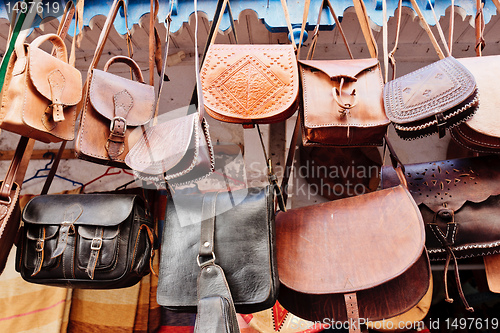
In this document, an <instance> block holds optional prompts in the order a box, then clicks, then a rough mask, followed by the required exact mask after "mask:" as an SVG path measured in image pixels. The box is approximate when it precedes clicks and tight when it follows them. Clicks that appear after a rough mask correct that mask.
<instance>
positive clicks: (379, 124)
mask: <svg viewBox="0 0 500 333" xmlns="http://www.w3.org/2000/svg"><path fill="white" fill-rule="evenodd" d="M326 4H327V6H328V8H329V9H330V12H331V14H332V16H333V17H334V18H335V20H336V26H337V27H338V28H339V32H340V33H341V35H342V37H343V40H344V43H345V45H346V47H347V50H348V52H349V55H350V56H351V59H348V60H310V58H312V52H311V54H310V55H308V59H309V60H299V69H300V75H301V80H302V98H303V108H302V109H303V115H302V117H301V121H302V143H303V145H304V146H340V147H342V146H374V145H382V142H383V138H384V135H385V133H386V131H387V126H389V124H390V121H389V119H387V116H386V115H385V111H384V105H383V101H382V90H383V87H384V81H383V79H382V72H381V70H380V64H379V62H378V59H377V58H368V59H354V58H353V57H352V53H351V51H350V48H349V45H348V43H347V39H346V37H345V35H344V32H343V30H342V27H341V26H340V22H339V21H338V19H337V16H336V15H335V12H334V11H333V7H332V5H331V4H330V2H329V1H327V2H326ZM321 12H322V11H320V15H319V16H318V24H317V28H316V30H315V35H314V37H313V42H312V43H314V44H315V42H316V40H317V36H318V35H317V31H319V23H320V18H321ZM360 20H363V17H362V16H361V17H360ZM367 44H368V45H369V46H370V45H373V44H372V43H367ZM375 45H376V44H375ZM314 46H315V45H312V46H311V49H312V50H314Z"/></svg>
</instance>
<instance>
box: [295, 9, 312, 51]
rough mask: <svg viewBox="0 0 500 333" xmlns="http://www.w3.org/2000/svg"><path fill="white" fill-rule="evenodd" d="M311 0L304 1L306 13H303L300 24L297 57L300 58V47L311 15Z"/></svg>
mask: <svg viewBox="0 0 500 333" xmlns="http://www.w3.org/2000/svg"><path fill="white" fill-rule="evenodd" d="M310 6H311V0H306V1H305V3H304V13H303V14H302V25H301V26H300V37H299V47H298V48H297V59H298V58H300V48H301V46H302V42H303V39H304V32H305V30H306V24H307V17H308V16H309V7H310Z"/></svg>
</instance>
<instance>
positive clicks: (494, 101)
mask: <svg viewBox="0 0 500 333" xmlns="http://www.w3.org/2000/svg"><path fill="white" fill-rule="evenodd" d="M457 60H458V61H459V62H460V63H462V64H463V65H464V66H465V67H467V69H468V70H469V71H470V72H471V73H472V74H473V75H474V78H475V79H476V84H477V89H478V91H479V95H480V101H479V108H478V109H477V111H476V113H474V117H472V118H470V119H469V120H467V122H466V124H467V126H469V127H470V128H472V129H474V130H475V131H477V132H479V133H482V134H485V135H490V136H494V137H497V138H498V137H500V117H499V116H498V96H500V85H499V84H496V82H497V80H498V77H499V76H500V55H492V56H483V57H470V58H462V59H457Z"/></svg>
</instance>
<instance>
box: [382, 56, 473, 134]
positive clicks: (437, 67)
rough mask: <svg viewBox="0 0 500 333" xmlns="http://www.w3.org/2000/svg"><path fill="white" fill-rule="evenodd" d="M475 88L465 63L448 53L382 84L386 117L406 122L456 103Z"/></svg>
mask: <svg viewBox="0 0 500 333" xmlns="http://www.w3.org/2000/svg"><path fill="white" fill-rule="evenodd" d="M475 91H476V81H475V79H474V76H473V75H472V74H471V72H470V71H469V70H467V68H465V66H463V65H462V64H461V63H460V62H458V61H457V60H456V59H455V58H453V57H447V58H444V59H441V60H439V61H437V62H434V63H432V64H430V65H428V66H425V67H422V68H420V69H418V70H416V71H413V72H411V73H409V74H406V75H404V76H401V77H399V78H397V79H395V80H392V81H389V82H387V83H386V84H385V86H384V106H385V111H386V113H387V117H388V118H389V119H390V120H391V121H393V122H395V123H399V124H406V123H410V122H413V121H417V120H422V119H425V118H427V117H430V116H433V115H435V114H438V113H442V112H444V111H446V110H450V109H452V108H453V107H456V106H458V105H459V104H460V103H462V102H464V101H465V100H467V99H468V98H469V97H470V96H472V95H473V94H474V93H475Z"/></svg>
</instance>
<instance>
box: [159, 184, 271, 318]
mask: <svg viewBox="0 0 500 333" xmlns="http://www.w3.org/2000/svg"><path fill="white" fill-rule="evenodd" d="M213 195H214V193H206V194H187V195H181V194H180V193H179V191H176V193H175V195H174V198H173V199H172V200H170V198H169V201H168V205H167V213H166V219H165V227H164V230H163V236H162V245H161V256H160V273H159V279H158V293H157V300H158V304H160V305H162V306H165V307H167V308H168V309H170V310H177V311H188V312H195V311H196V308H197V304H198V297H197V290H198V289H197V277H198V276H199V274H200V270H201V268H200V266H204V265H203V263H204V262H214V263H215V264H216V265H218V266H219V267H221V268H222V269H223V270H224V273H225V277H226V280H227V284H228V285H229V289H230V290H231V294H232V299H233V301H234V305H235V307H236V311H237V312H238V313H252V312H256V311H261V310H264V309H267V308H271V307H272V306H273V305H274V303H275V301H276V297H277V293H278V285H279V281H278V272H277V269H276V268H277V267H276V253H275V240H274V195H273V190H272V188H271V187H270V186H267V187H265V188H248V189H243V190H237V191H232V192H219V193H218V194H217V195H216V199H215V200H213V205H214V209H215V217H214V222H213V223H214V230H215V231H214V236H213V241H208V240H207V241H203V242H202V243H200V239H201V238H202V237H204V238H206V237H208V236H207V234H205V233H202V231H201V230H202V224H204V222H205V220H206V218H207V216H205V215H202V211H203V205H204V200H206V198H205V197H207V196H213ZM204 198H205V199H204ZM210 216H211V215H210ZM202 220H203V221H204V222H202ZM203 230H205V229H203ZM208 234H210V233H208ZM212 250H213V254H214V256H212V252H211V251H212ZM200 251H205V252H206V251H208V255H207V254H205V255H204V256H201V255H200V256H199V257H198V255H199V254H200ZM197 258H198V259H197ZM197 262H198V263H197ZM198 264H200V266H199V265H198Z"/></svg>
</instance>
